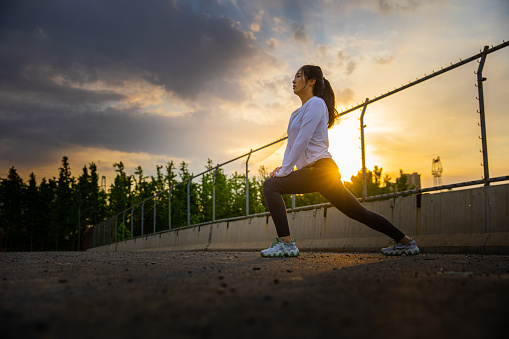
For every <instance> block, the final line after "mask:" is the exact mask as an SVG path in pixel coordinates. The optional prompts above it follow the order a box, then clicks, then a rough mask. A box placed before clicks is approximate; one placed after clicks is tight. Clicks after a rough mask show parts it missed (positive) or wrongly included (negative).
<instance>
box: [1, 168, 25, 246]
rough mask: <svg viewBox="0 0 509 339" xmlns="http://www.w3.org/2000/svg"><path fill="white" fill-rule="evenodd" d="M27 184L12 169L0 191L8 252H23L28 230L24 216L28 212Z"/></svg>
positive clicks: (2, 223) (2, 226)
mask: <svg viewBox="0 0 509 339" xmlns="http://www.w3.org/2000/svg"><path fill="white" fill-rule="evenodd" d="M24 191H25V184H24V183H23V180H22V179H21V177H20V176H19V175H18V173H17V171H16V169H15V168H14V167H11V168H10V169H9V174H8V175H7V179H2V184H1V189H0V227H1V228H2V229H3V230H4V232H5V240H4V243H5V244H4V246H5V249H6V250H14V251H18V250H23V247H24V244H25V243H26V239H27V237H26V233H27V232H26V228H25V226H26V225H25V220H24V218H23V215H24V213H25V211H26V203H25V197H24Z"/></svg>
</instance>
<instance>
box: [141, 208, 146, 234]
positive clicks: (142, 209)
mask: <svg viewBox="0 0 509 339" xmlns="http://www.w3.org/2000/svg"><path fill="white" fill-rule="evenodd" d="M145 201H146V200H145ZM145 201H143V204H141V235H143V221H144V220H143V211H144V210H145Z"/></svg>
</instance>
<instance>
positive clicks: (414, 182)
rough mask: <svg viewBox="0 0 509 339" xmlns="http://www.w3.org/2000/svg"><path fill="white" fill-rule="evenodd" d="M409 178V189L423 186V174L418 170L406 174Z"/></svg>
mask: <svg viewBox="0 0 509 339" xmlns="http://www.w3.org/2000/svg"><path fill="white" fill-rule="evenodd" d="M405 175H406V178H407V184H408V188H409V189H412V187H413V189H420V188H421V175H420V174H419V173H417V172H414V173H412V174H405Z"/></svg>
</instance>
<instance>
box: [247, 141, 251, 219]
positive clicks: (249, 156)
mask: <svg viewBox="0 0 509 339" xmlns="http://www.w3.org/2000/svg"><path fill="white" fill-rule="evenodd" d="M251 153H253V149H251V151H249V155H248V156H247V160H246V216H248V215H249V177H248V173H249V158H251Z"/></svg>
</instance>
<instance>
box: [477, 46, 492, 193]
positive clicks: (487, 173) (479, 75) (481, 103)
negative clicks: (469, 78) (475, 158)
mask: <svg viewBox="0 0 509 339" xmlns="http://www.w3.org/2000/svg"><path fill="white" fill-rule="evenodd" d="M488 49H489V46H484V50H483V52H482V56H481V61H480V62H479V67H478V68H477V91H478V93H479V97H478V98H477V99H478V100H479V111H478V112H479V114H480V118H481V123H480V124H479V126H480V127H481V141H482V151H481V152H482V159H483V163H482V166H483V167H484V180H485V181H484V186H489V185H490V183H489V181H488V179H489V178H490V170H489V166H488V142H487V140H486V118H485V114H484V95H483V89H482V83H483V81H486V78H483V76H482V69H483V67H484V62H485V61H486V56H487V54H488V53H487V52H488Z"/></svg>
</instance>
